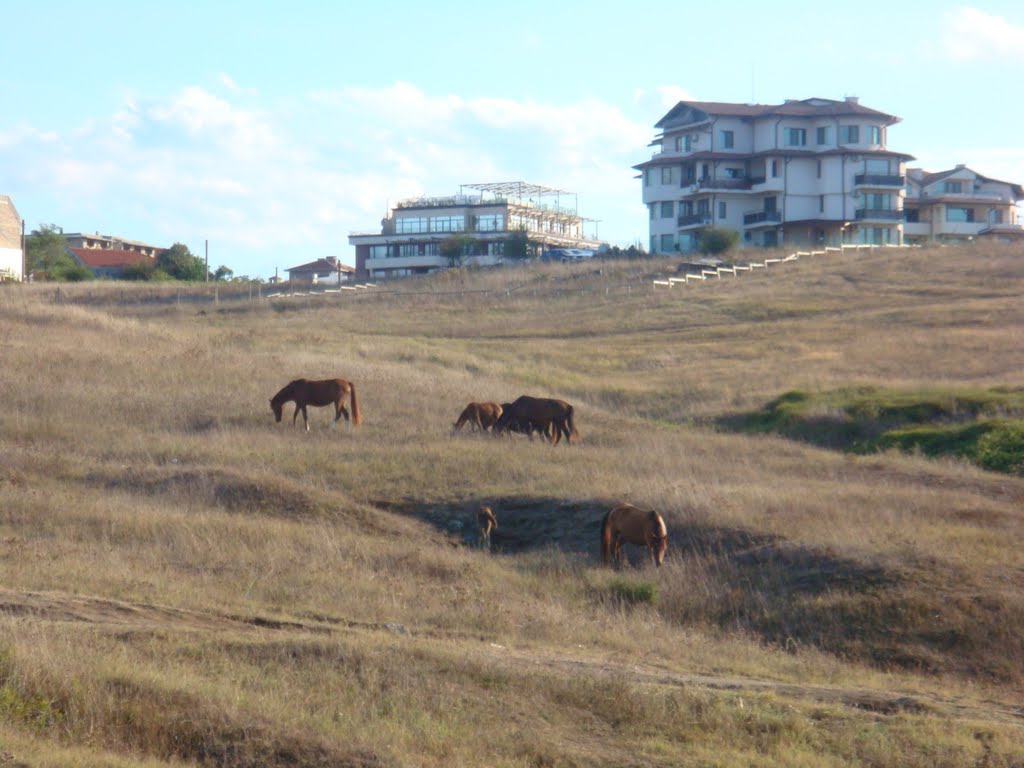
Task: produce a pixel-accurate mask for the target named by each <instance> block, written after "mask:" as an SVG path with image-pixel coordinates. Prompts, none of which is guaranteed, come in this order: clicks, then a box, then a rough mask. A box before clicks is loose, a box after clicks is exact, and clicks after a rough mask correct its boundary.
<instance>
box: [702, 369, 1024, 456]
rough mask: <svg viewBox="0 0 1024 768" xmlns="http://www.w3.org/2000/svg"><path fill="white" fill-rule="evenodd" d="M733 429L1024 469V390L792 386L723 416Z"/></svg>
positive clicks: (852, 449) (834, 446)
mask: <svg viewBox="0 0 1024 768" xmlns="http://www.w3.org/2000/svg"><path fill="white" fill-rule="evenodd" d="M718 423H719V425H720V426H723V427H725V428H727V429H731V430H735V431H739V432H747V433H775V434H780V435H783V436H785V437H789V438H792V439H794V440H800V441H803V442H807V443H812V444H814V445H819V446H822V447H826V448H832V449H836V450H842V451H849V452H851V453H873V452H875V451H880V450H888V449H896V450H900V451H905V452H908V453H921V454H923V455H925V456H929V457H941V456H960V457H963V458H965V459H968V460H969V461H972V462H974V463H976V464H978V465H979V466H982V467H985V468H986V469H989V470H993V471H997V472H1008V473H1014V474H1024V390H1021V389H1010V388H993V389H987V390H956V391H954V390H896V389H883V388H879V387H850V388H842V389H835V390H824V391H820V392H805V391H796V390H794V391H790V392H786V393H785V394H783V395H781V396H779V397H778V398H776V399H775V400H772V401H771V402H770V403H768V404H767V405H765V407H764V408H763V409H761V410H759V411H755V412H752V413H745V414H739V415H734V416H728V417H725V418H723V419H720V420H719V422H718Z"/></svg>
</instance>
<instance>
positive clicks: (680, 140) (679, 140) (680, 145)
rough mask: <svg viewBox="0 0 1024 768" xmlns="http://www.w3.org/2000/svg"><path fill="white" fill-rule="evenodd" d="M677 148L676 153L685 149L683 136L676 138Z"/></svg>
mask: <svg viewBox="0 0 1024 768" xmlns="http://www.w3.org/2000/svg"><path fill="white" fill-rule="evenodd" d="M675 147H676V152H681V151H682V149H683V137H682V136H676V141H675Z"/></svg>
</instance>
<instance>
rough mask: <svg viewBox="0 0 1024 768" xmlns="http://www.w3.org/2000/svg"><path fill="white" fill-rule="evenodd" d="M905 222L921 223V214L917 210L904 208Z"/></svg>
mask: <svg viewBox="0 0 1024 768" xmlns="http://www.w3.org/2000/svg"><path fill="white" fill-rule="evenodd" d="M903 220H904V221H905V222H907V224H917V223H918V222H920V221H921V214H920V212H919V211H918V209H917V208H904V209H903Z"/></svg>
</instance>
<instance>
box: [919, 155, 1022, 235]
mask: <svg viewBox="0 0 1024 768" xmlns="http://www.w3.org/2000/svg"><path fill="white" fill-rule="evenodd" d="M1020 200H1024V188H1022V187H1021V185H1020V184H1014V183H1013V182H1010V181H999V180H997V179H992V178H989V177H988V176H982V175H981V174H980V173H977V172H976V171H972V170H971V169H970V168H968V167H967V166H966V165H958V166H957V167H956V168H953V169H951V170H948V171H939V172H937V173H929V172H927V171H924V170H922V169H920V168H910V169H908V170H907V189H906V199H905V200H904V209H905V219H906V221H905V223H904V225H903V230H904V239H905V240H906V242H908V243H920V244H924V243H958V242H959V243H962V242H970V241H972V240H975V239H982V240H995V241H1002V242H1018V241H1020V240H1024V226H1021V223H1020V220H1019V216H1018V212H1017V202H1018V201H1020Z"/></svg>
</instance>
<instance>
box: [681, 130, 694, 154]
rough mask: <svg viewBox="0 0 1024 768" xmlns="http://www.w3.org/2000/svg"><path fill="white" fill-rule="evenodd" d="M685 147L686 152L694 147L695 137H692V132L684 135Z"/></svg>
mask: <svg viewBox="0 0 1024 768" xmlns="http://www.w3.org/2000/svg"><path fill="white" fill-rule="evenodd" d="M683 149H684V150H685V151H686V152H689V151H690V150H692V149H693V139H692V138H690V134H686V136H684V137H683Z"/></svg>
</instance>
